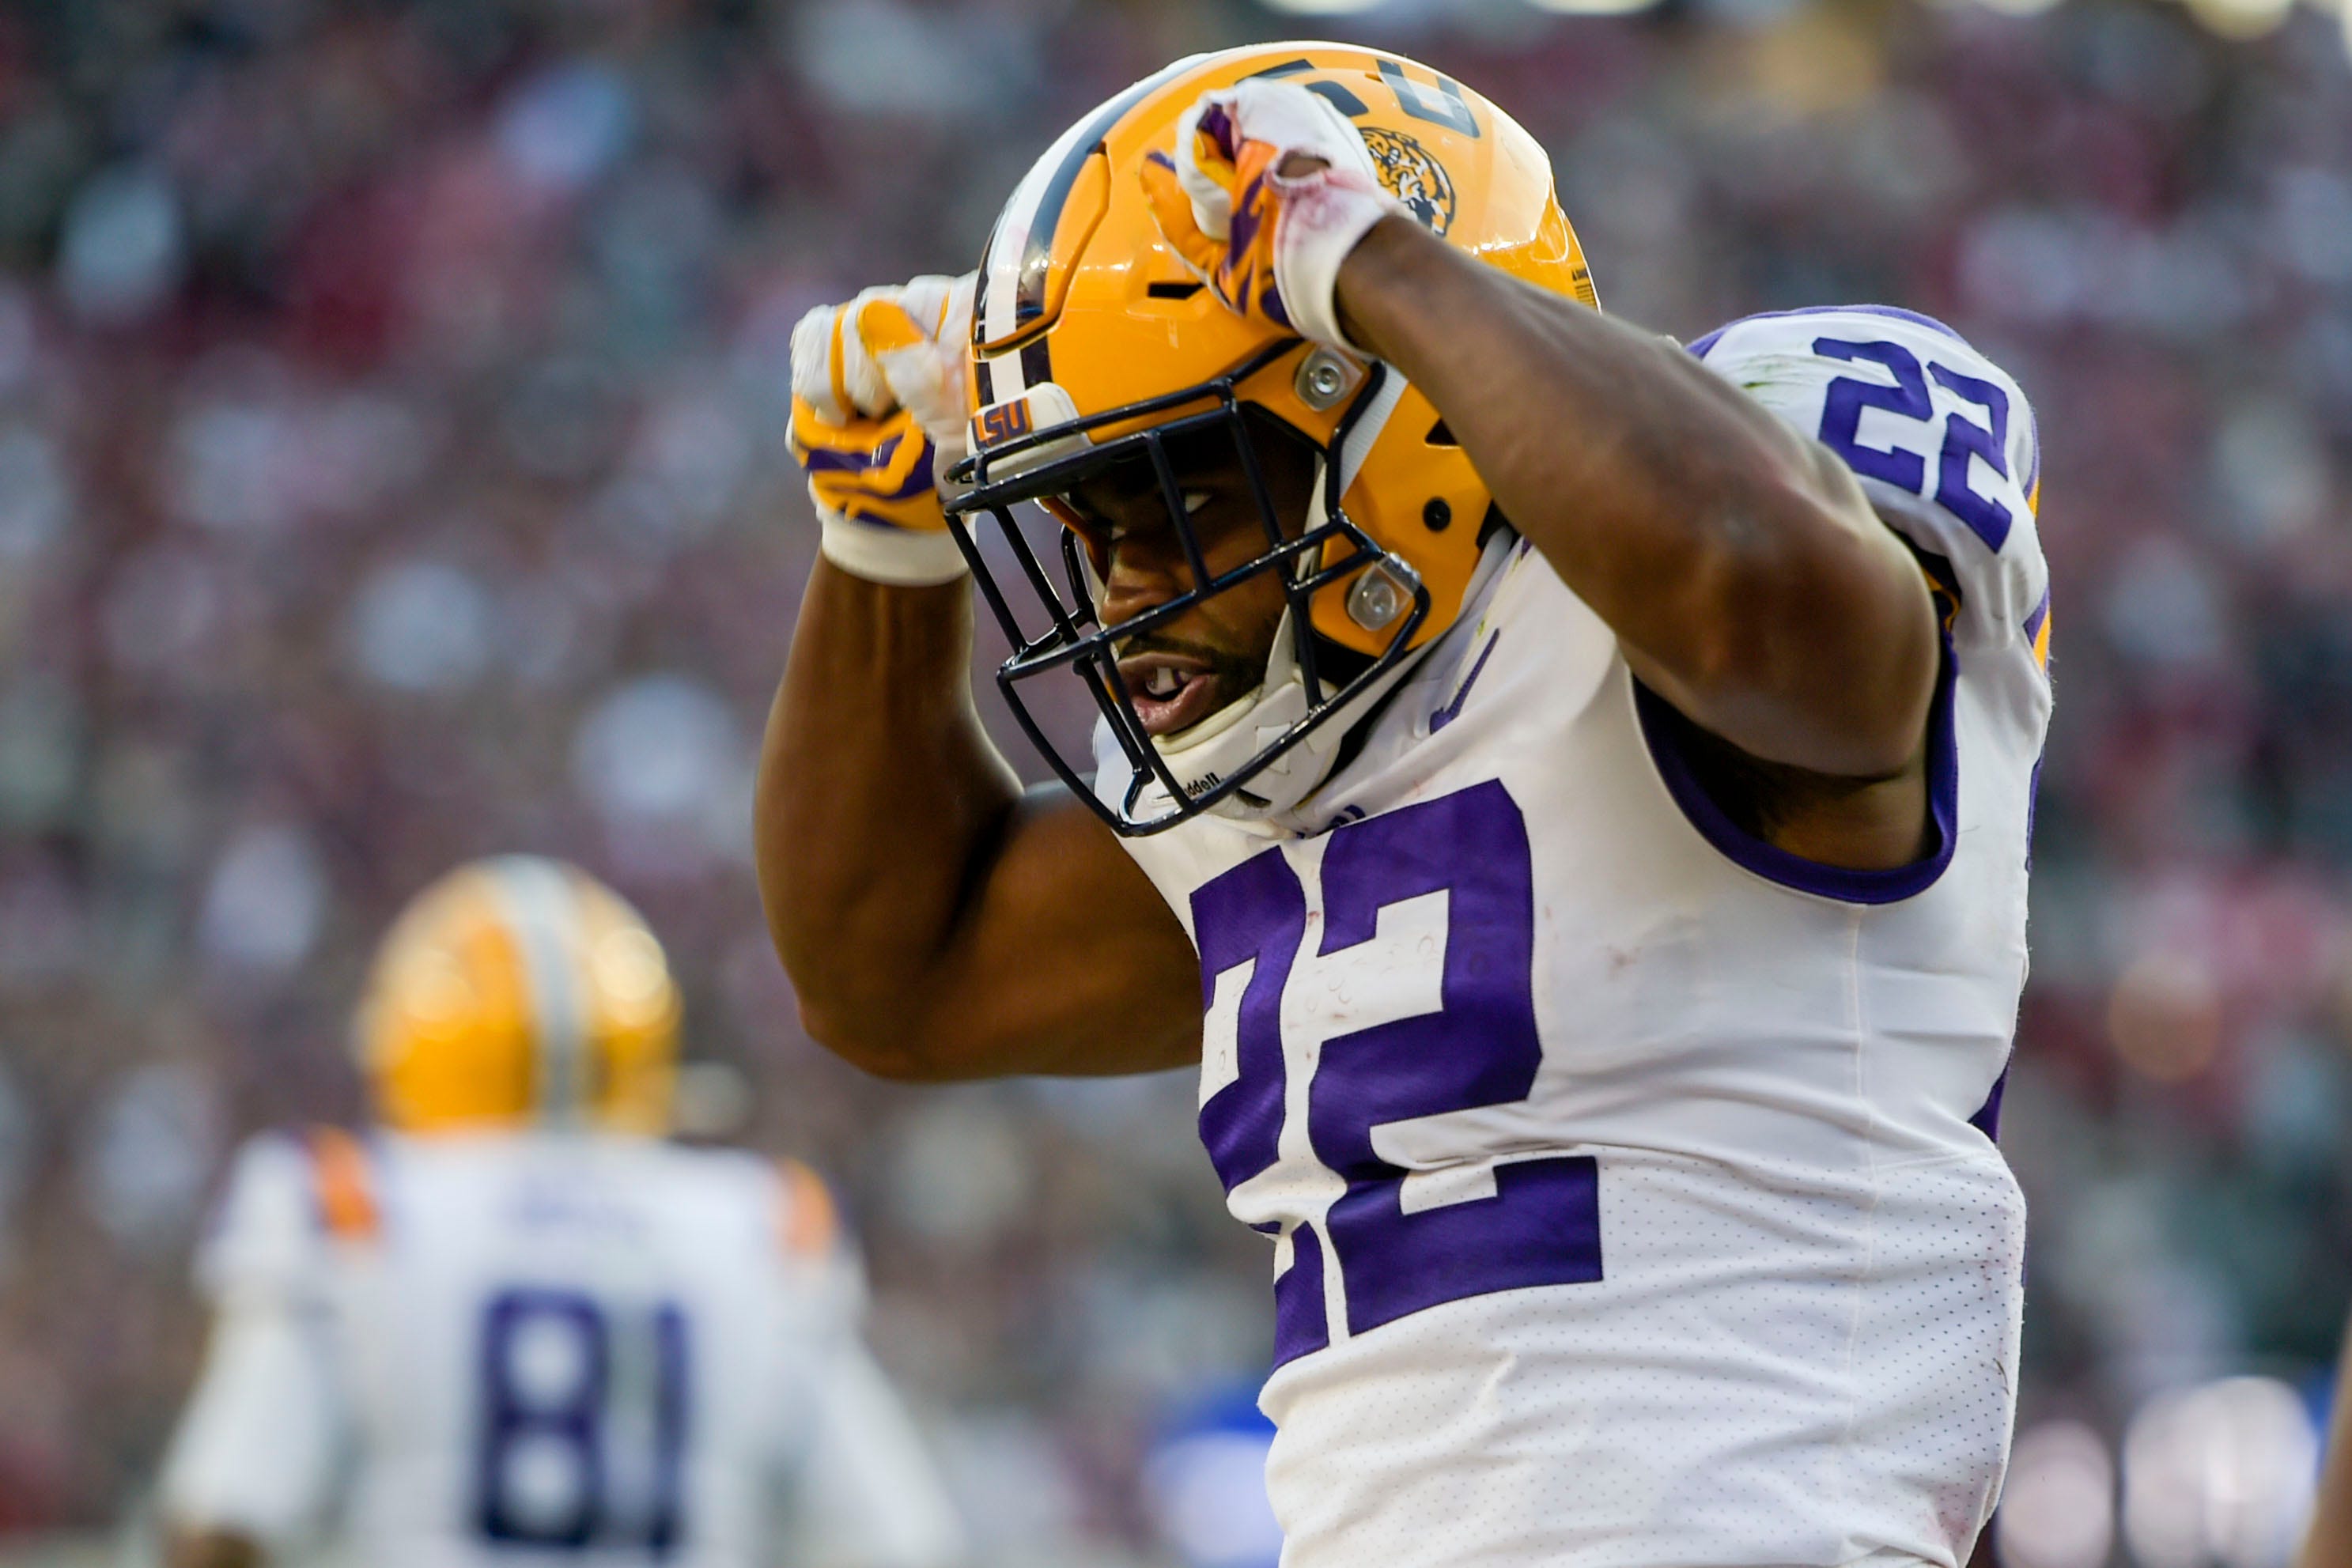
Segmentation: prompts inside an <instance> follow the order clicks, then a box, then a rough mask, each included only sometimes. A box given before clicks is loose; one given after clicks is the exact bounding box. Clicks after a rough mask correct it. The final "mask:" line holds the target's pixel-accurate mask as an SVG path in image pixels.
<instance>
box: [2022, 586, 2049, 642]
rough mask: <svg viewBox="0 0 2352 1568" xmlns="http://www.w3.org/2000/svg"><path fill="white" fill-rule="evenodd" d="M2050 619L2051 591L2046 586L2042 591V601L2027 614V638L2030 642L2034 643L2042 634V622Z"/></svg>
mask: <svg viewBox="0 0 2352 1568" xmlns="http://www.w3.org/2000/svg"><path fill="white" fill-rule="evenodd" d="M2049 619H2050V591H2049V590H2048V589H2046V588H2045V589H2043V590H2042V602H2041V603H2039V604H2037V605H2035V606H2034V607H2033V608H2032V611H2030V612H2027V614H2026V617H2025V640H2026V641H2027V642H2028V643H2032V641H2033V640H2034V639H2035V638H2036V637H2039V636H2041V635H2042V622H2044V621H2047V620H2049Z"/></svg>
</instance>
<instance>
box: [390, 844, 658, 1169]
mask: <svg viewBox="0 0 2352 1568" xmlns="http://www.w3.org/2000/svg"><path fill="white" fill-rule="evenodd" d="M678 1015H679V1006H678V995H677V986H676V985H675V984H674V983H673V982H672V981H671V979H670V973H669V964H668V961H667V959H666V958H665V957H664V956H663V955H662V949H661V944H660V943H659V942H658V941H657V940H656V939H655V936H654V934H653V932H652V931H651V930H650V929H648V928H647V927H646V923H645V921H644V919H643V918H642V917H640V916H639V915H638V914H637V912H636V911H635V909H633V908H631V907H630V906H629V904H628V903H627V901H626V900H625V899H623V898H622V897H621V895H620V894H616V893H614V891H613V890H612V889H611V888H609V887H606V886H605V885H604V883H600V882H598V881H597V880H596V879H595V878H594V877H592V876H590V875H589V874H588V873H585V872H583V871H582V870H581V869H580V868H579V867H577V866H573V865H568V864H566V863H564V862H562V861H554V860H546V859H542V858H541V857H539V856H536V855H501V856H499V857H497V858H495V859H490V860H481V861H476V862H473V863H471V864H469V865H464V866H460V867H458V868H457V870H456V871H453V872H451V873H448V874H447V875H446V876H445V877H443V878H442V879H441V880H440V881H438V882H436V883H434V884H433V885H432V886H430V887H428V888H426V889H425V891H424V892H423V893H421V894H417V895H416V897H415V899H414V900H413V901H412V902H411V903H410V904H409V905H408V907H407V908H406V909H405V910H404V911H402V913H401V915H400V918H399V919H398V920H396V921H394V923H393V927H392V930H391V933H390V934H389V935H388V936H385V938H384V941H383V947H382V948H381V949H380V950H379V951H378V953H377V955H376V959H375V964H374V967H373V969H372V970H371V971H370V973H369V976H368V981H367V988H366V990H365V993H364V994H363V996H362V998H361V1002H360V1009H359V1016H358V1019H357V1021H356V1026H355V1034H356V1044H357V1048H358V1051H359V1057H360V1063H361V1066H362V1071H364V1072H365V1073H366V1075H367V1078H368V1082H369V1085H370V1089H371V1091H372V1093H373V1099H374V1103H375V1113H376V1116H377V1118H378V1120H380V1121H381V1122H383V1124H385V1125H386V1126H389V1127H392V1128H394V1129H395V1130H397V1131H400V1132H405V1133H441V1132H460V1131H480V1130H488V1129H494V1128H505V1127H523V1126H541V1127H555V1128H595V1129H600V1130H604V1131H609V1132H622V1133H635V1134H646V1135H648V1136H657V1135H659V1134H663V1133H666V1132H667V1131H668V1129H669V1125H670V1112H671V1097H672V1088H673V1084H674V1082H675V1080H676V1077H677V1048H678Z"/></svg>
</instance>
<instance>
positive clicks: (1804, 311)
mask: <svg viewBox="0 0 2352 1568" xmlns="http://www.w3.org/2000/svg"><path fill="white" fill-rule="evenodd" d="M1846 315H1863V316H1891V317H1893V318H1894V319H1895V320H1897V321H1908V322H1910V323H1911V324H1912V325H1913V326H1915V327H1925V328H1927V329H1928V330H1929V331H1931V332H1941V333H1942V334H1943V335H1944V336H1945V337H1947V338H1949V339H1951V340H1953V341H1954V342H1956V343H1961V344H1966V343H1967V342H1968V340H1967V339H1966V338H1963V337H1961V336H1960V335H1959V333H1958V332H1956V331H1954V330H1953V329H1951V328H1949V327H1948V326H1946V325H1945V324H1944V323H1943V322H1941V321H1938V320H1937V319H1935V318H1934V317H1933V316H1927V315H1923V314H1921V313H1920V312H1919V311H1916V310H1906V309H1904V308H1902V307H1901V306H1899V305H1807V306H1803V307H1801V308H1798V309H1795V310H1759V311H1758V312H1757V313H1756V314H1755V315H1753V316H1742V317H1741V318H1740V319H1738V320H1737V321H1727V322H1726V323H1725V324H1724V325H1722V326H1720V327H1717V329H1715V330H1714V331H1712V332H1709V333H1708V334H1707V335H1706V337H1704V338H1699V339H1696V340H1693V342H1692V343H1691V345H1690V351H1691V352H1692V353H1694V354H1696V355H1697V356H1698V357H1699V358H1700V359H1702V360H1704V359H1706V356H1707V355H1708V353H1709V352H1711V351H1712V350H1714V348H1715V345H1716V343H1717V340H1720V339H1721V338H1722V336H1723V335H1724V334H1725V333H1726V332H1728V331H1730V330H1731V329H1733V328H1734V327H1745V326H1747V325H1748V323H1749V322H1750V321H1781V320H1786V319H1789V318H1790V317H1791V316H1846Z"/></svg>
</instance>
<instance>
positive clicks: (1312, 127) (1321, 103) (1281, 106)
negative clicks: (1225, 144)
mask: <svg viewBox="0 0 2352 1568" xmlns="http://www.w3.org/2000/svg"><path fill="white" fill-rule="evenodd" d="M1233 116H1234V132H1235V134H1237V135H1240V136H1244V137H1246V138H1248V139H1249V140H1250V141H1264V142H1266V143H1267V144H1269V145H1271V146H1272V147H1274V148H1275V149H1276V152H1278V153H1289V152H1304V153H1307V154H1308V155H1310V156H1312V157H1317V158H1320V159H1322V160H1323V161H1324V162H1326V163H1328V164H1330V165H1331V166H1332V167H1333V168H1335V169H1354V170H1358V171H1360V172H1362V173H1363V174H1365V175H1367V176H1374V175H1376V174H1377V172H1378V171H1377V170H1376V168H1375V167H1374V165H1373V163H1372V154H1371V150H1370V148H1368V147H1366V146H1365V145H1364V138H1363V134H1362V133H1361V132H1360V131H1358V130H1357V129H1356V126H1355V122H1354V121H1352V120H1349V118H1348V117H1347V116H1346V115H1344V114H1342V113H1340V112H1339V105H1337V104H1335V103H1333V102H1332V101H1331V100H1330V99H1328V98H1325V97H1324V96H1323V95H1322V94H1321V93H1319V92H1312V91H1309V90H1308V89H1306V88H1304V87H1301V86H1300V85H1299V84H1298V83H1297V82H1295V81H1281V80H1269V79H1267V78H1262V77H1258V78H1251V79H1250V80H1247V81H1244V82H1242V83H1241V84H1240V85H1239V86H1237V87H1235V88H1234V107H1233ZM1275 164H1276V167H1277V168H1279V167H1280V166H1281V159H1280V158H1279V157H1277V158H1276V160H1275Z"/></svg>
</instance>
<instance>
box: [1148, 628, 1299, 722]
mask: <svg viewBox="0 0 2352 1568" xmlns="http://www.w3.org/2000/svg"><path fill="white" fill-rule="evenodd" d="M1272 652H1273V650H1272V648H1271V647H1270V646H1269V647H1268V648H1267V649H1265V650H1264V651H1261V652H1260V653H1257V654H1255V656H1251V655H1246V654H1242V653H1234V652H1233V651H1232V650H1231V649H1227V648H1220V647H1217V646H1216V645H1214V644H1213V643H1197V642H1193V641H1192V640H1191V639H1189V638H1184V637H1171V636H1169V635H1167V634H1166V633H1164V632H1144V633H1142V634H1141V635H1139V636H1137V637H1134V638H1131V639H1129V641H1127V642H1124V643H1120V644H1119V645H1118V657H1119V660H1120V662H1121V663H1122V664H1125V663H1126V662H1127V661H1129V660H1131V659H1137V658H1140V657H1143V656H1145V655H1148V654H1155V653H1156V654H1161V655H1165V656H1167V657H1169V658H1172V659H1181V660H1184V661H1186V662H1188V663H1190V664H1194V665H1196V666H1198V673H1197V674H1193V675H1192V684H1188V685H1187V688H1186V690H1185V693H1184V695H1183V696H1182V698H1181V699H1179V700H1181V702H1182V703H1183V706H1184V708H1185V710H1186V711H1185V714H1184V716H1183V718H1182V720H1181V724H1180V725H1178V726H1177V727H1172V728H1162V727H1159V726H1157V725H1155V723H1154V720H1153V710H1154V708H1155V707H1156V706H1158V705H1157V704H1156V703H1155V702H1154V700H1153V699H1152V698H1150V696H1149V695H1147V694H1145V693H1144V692H1143V691H1142V690H1140V689H1139V686H1138V685H1137V683H1136V682H1135V681H1134V680H1133V679H1131V678H1129V679H1128V681H1127V686H1128V695H1129V699H1130V700H1131V701H1132V702H1133V704H1134V706H1135V708H1136V710H1137V717H1138V718H1139V719H1140V720H1142V722H1143V725H1144V727H1145V729H1146V731H1147V732H1149V733H1150V734H1151V736H1152V737H1153V738H1155V739H1159V740H1173V739H1176V738H1177V737H1180V736H1181V735H1182V734H1183V733H1184V732H1185V731H1186V730H1189V729H1191V728H1192V727H1193V726H1194V725H1197V724H1199V723H1200V722H1201V721H1202V720H1203V719H1205V718H1208V717H1209V716H1211V715H1213V714H1218V713H1223V711H1224V710H1225V709H1226V708H1228V707H1230V706H1233V705H1234V703H1236V702H1239V701H1240V700H1241V699H1242V698H1244V697H1245V696H1248V695H1250V694H1251V693H1252V692H1255V691H1256V690H1257V689H1258V688H1259V687H1260V686H1262V685H1265V667H1266V660H1267V659H1268V658H1269V657H1270V656H1271V654H1272ZM1122 674H1124V672H1122ZM1202 684H1205V686H1206V688H1207V689H1206V691H1205V692H1204V693H1202V695H1193V689H1192V687H1193V685H1202Z"/></svg>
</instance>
